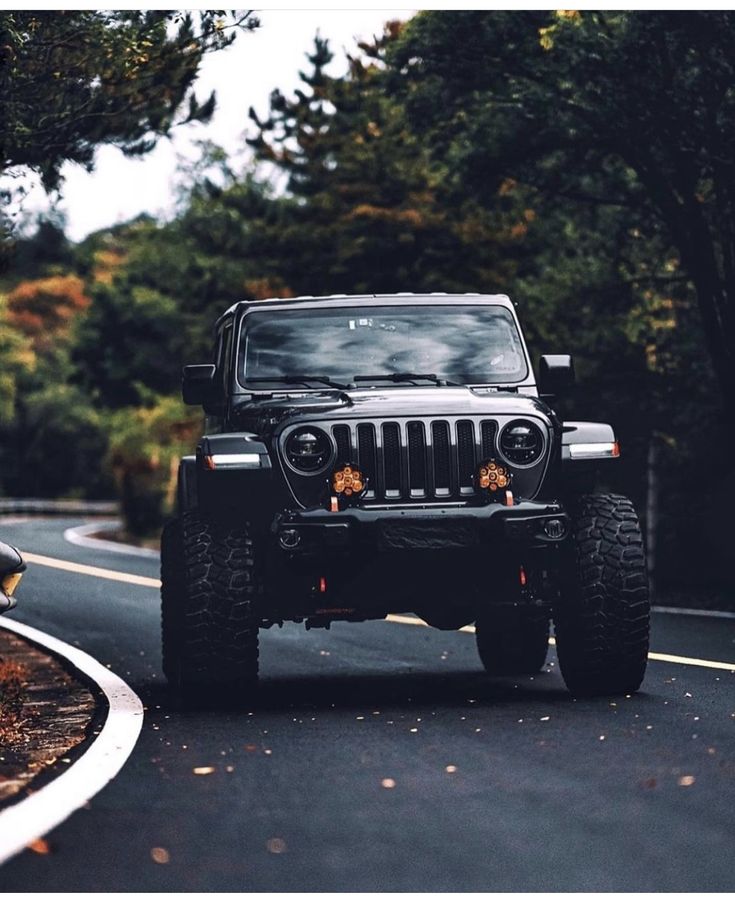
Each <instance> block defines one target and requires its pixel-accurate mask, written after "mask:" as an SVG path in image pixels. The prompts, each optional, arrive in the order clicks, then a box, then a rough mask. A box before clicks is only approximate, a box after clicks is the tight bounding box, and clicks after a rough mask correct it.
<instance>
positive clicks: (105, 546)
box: [64, 520, 160, 558]
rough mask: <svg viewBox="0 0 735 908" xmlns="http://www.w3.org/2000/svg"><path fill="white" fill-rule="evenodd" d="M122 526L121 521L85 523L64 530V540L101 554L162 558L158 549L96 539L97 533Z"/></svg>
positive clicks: (107, 531)
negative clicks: (114, 553)
mask: <svg viewBox="0 0 735 908" xmlns="http://www.w3.org/2000/svg"><path fill="white" fill-rule="evenodd" d="M121 526H122V522H121V521H120V520H99V521H95V522H94V523H85V524H82V526H78V527H70V528H69V529H68V530H64V539H66V541H67V542H71V543H73V544H74V545H81V546H84V547H85V548H88V549H97V550H98V551H101V552H116V553H117V554H118V555H137V556H138V557H139V558H158V557H160V553H159V552H158V551H156V549H147V548H145V547H144V546H137V545H128V544H126V543H124V542H113V541H112V540H110V539H95V538H94V534H95V533H109V532H111V531H114V530H119V529H120V527H121Z"/></svg>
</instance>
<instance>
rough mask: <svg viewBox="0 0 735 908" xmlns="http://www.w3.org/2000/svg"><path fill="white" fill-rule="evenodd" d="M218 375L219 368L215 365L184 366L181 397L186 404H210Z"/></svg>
mask: <svg viewBox="0 0 735 908" xmlns="http://www.w3.org/2000/svg"><path fill="white" fill-rule="evenodd" d="M216 374H217V367H216V366H215V365H214V363H201V364H198V365H196V366H184V371H183V374H182V381H181V396H182V397H183V398H184V403H185V404H202V405H206V404H208V403H210V402H211V400H212V398H213V396H214V392H215V385H214V379H215V376H216Z"/></svg>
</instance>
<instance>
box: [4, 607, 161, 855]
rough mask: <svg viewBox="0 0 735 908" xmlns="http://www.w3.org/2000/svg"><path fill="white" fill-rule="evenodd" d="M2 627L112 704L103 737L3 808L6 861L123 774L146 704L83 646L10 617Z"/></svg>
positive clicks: (100, 736)
mask: <svg viewBox="0 0 735 908" xmlns="http://www.w3.org/2000/svg"><path fill="white" fill-rule="evenodd" d="M0 627H1V628H4V629H5V630H8V631H11V632H12V633H14V634H18V636H20V637H24V638H25V639H26V640H29V641H30V642H31V643H37V644H39V645H40V646H42V647H43V648H44V649H46V650H48V651H49V652H51V653H53V654H55V655H57V656H60V657H61V658H63V659H65V660H66V661H67V662H70V663H71V664H72V665H73V666H74V667H75V668H76V669H77V671H79V672H80V673H81V674H82V675H83V676H85V677H86V678H88V679H89V680H90V681H91V682H92V683H93V684H94V685H95V686H96V687H98V688H99V689H100V690H101V691H102V693H103V694H104V696H105V697H106V699H107V702H108V704H109V712H108V714H107V718H106V720H105V724H104V725H103V726H102V729H101V730H100V733H99V735H98V736H97V737H96V738H95V739H94V740H93V742H92V743H91V744H90V746H89V747H88V748H87V750H86V751H85V752H84V753H83V754H82V755H81V757H79V758H78V759H77V760H76V761H75V762H74V763H72V764H71V766H70V767H69V769H67V770H66V772H64V773H63V774H62V775H60V776H59V777H58V778H57V779H54V780H53V781H52V782H49V783H47V784H46V785H45V786H44V787H43V788H41V789H40V790H39V791H36V792H34V793H33V794H32V795H29V797H27V798H26V799H25V800H23V801H20V802H19V803H17V804H14V805H12V806H11V807H6V808H5V809H4V810H3V811H2V812H0V864H2V863H3V862H4V861H7V860H8V859H9V858H11V857H13V856H14V855H16V854H18V852H20V851H22V850H23V849H24V848H25V847H26V846H27V845H28V844H29V843H31V842H33V841H35V840H36V839H39V838H41V837H42V836H44V835H46V834H47V833H48V832H50V831H51V830H52V829H54V828H55V827H56V826H58V825H59V824H60V823H63V822H64V820H66V819H67V818H68V817H70V816H71V814H73V813H74V812H75V811H76V810H78V809H79V808H80V807H83V806H84V805H85V804H86V803H87V802H88V801H89V800H90V799H91V798H93V797H94V795H96V794H97V793H98V792H99V791H101V790H102V789H103V788H104V787H105V785H107V783H108V782H110V781H111V780H112V779H113V778H114V777H115V776H116V775H117V774H118V772H119V771H120V770H121V769H122V767H123V765H124V764H125V762H126V760H127V759H128V757H129V756H130V754H131V753H132V751H133V748H134V747H135V744H136V742H137V740H138V736H139V734H140V730H141V728H142V726H143V704H142V703H141V701H140V699H139V698H138V696H137V694H136V693H135V691H133V690H132V688H130V687H128V685H127V684H126V683H125V682H124V681H123V680H122V678H118V676H117V675H115V674H113V672H111V671H110V670H109V669H107V668H105V667H104V666H103V665H101V664H100V663H99V662H97V660H96V659H94V658H93V657H92V656H90V655H89V654H88V653H85V652H84V651H83V650H81V649H78V648H77V647H75V646H71V645H70V644H68V643H64V642H63V641H62V640H58V639H56V638H55V637H51V636H50V635H49V634H45V633H44V632H43V631H39V630H36V629H35V628H32V627H28V626H27V625H24V624H20V623H19V622H18V621H12V620H10V619H9V618H0Z"/></svg>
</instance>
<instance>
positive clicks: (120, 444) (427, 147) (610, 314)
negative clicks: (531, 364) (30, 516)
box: [0, 11, 735, 589]
mask: <svg viewBox="0 0 735 908" xmlns="http://www.w3.org/2000/svg"><path fill="white" fill-rule="evenodd" d="M74 16H77V17H81V18H80V23H81V26H82V27H83V28H84V29H87V30H88V32H83V34H87V33H88V34H89V40H88V43H87V45H85V46H86V47H87V49H88V50H87V53H86V56H85V55H81V57H80V58H77V57H72V58H71V59H69V60H67V59H66V58H65V57H62V58H58V59H56V58H54V59H55V62H54V63H53V67H55V68H54V69H53V71H52V72H51V79H52V80H53V79H56V82H53V81H52V82H49V85H50V86H51V88H50V89H49V90H50V91H52V93H53V97H54V99H57V100H58V98H57V95H59V94H61V95H63V96H66V95H67V94H68V95H69V101H68V104H67V106H66V107H65V108H63V109H62V105H60V102H59V104H57V105H56V107H55V108H54V111H55V113H54V116H58V117H59V123H67V124H68V123H71V122H76V121H75V120H74V118H75V116H76V111H77V110H78V107H76V106H75V105H78V103H80V101H79V98H78V97H77V94H76V92H77V90H78V85H79V84H80V80H81V83H82V84H84V83H85V80H86V84H87V85H88V87H89V98H90V99H96V100H95V104H99V105H100V106H99V107H95V106H94V104H92V100H90V101H89V103H90V104H92V109H93V111H95V113H94V115H93V116H92V117H91V118H90V119H89V121H86V120H85V121H84V122H85V123H86V122H89V131H88V132H86V133H84V134H82V135H74V134H73V133H74V130H73V129H71V128H70V130H69V131H68V132H65V131H64V130H61V134H62V135H63V136H64V137H65V138H64V143H62V144H61V145H60V146H57V145H49V146H48V147H38V142H42V141H43V139H42V135H41V133H43V131H40V132H39V135H38V136H37V138H36V139H33V140H31V139H27V138H24V136H27V135H28V130H29V129H30V130H31V135H33V130H34V129H35V128H36V126H37V125H38V124H36V125H35V126H34V123H33V122H32V117H31V113H30V111H31V108H32V106H33V105H35V104H37V103H39V99H36V98H35V96H34V95H33V94H32V93H31V88H32V90H33V91H38V90H40V89H39V88H38V86H39V85H41V84H45V83H44V82H43V79H39V78H37V76H39V75H43V73H35V69H34V68H36V67H38V66H40V65H41V63H40V62H39V61H40V60H42V59H46V58H45V57H43V56H41V57H39V56H38V54H37V53H36V48H37V45H38V43H39V42H43V41H46V42H47V43H49V42H50V43H51V44H53V43H54V42H53V40H52V39H53V37H54V32H55V30H56V29H58V32H59V35H62V34H63V33H64V29H68V28H70V27H71V26H72V25H73V24H74V23H73V22H72V21H71V19H69V18H68V17H74ZM115 16H118V17H122V19H124V27H121V28H117V29H116V30H115V34H114V36H112V35H111V34H108V33H109V32H111V30H113V29H115V26H116V22H115V20H114V17H115ZM173 16H174V14H172V13H135V12H131V13H125V14H99V13H91V12H88V13H69V14H64V15H63V16H62V15H61V14H56V13H42V14H41V13H27V14H26V13H23V14H21V13H4V14H1V15H0V25H1V26H2V27H3V28H4V29H5V39H4V40H3V41H2V42H0V43H2V44H5V45H6V48H5V51H4V52H5V53H10V51H8V50H7V48H8V47H9V48H10V49H11V51H12V54H13V56H12V60H13V67H11V68H10V69H8V68H7V67H6V69H5V70H4V76H3V78H4V79H6V85H5V86H4V88H3V95H4V96H8V92H9V91H10V93H11V94H13V90H15V94H14V95H13V97H14V98H16V100H15V101H14V104H13V105H11V106H8V107H6V108H4V109H3V111H2V112H1V113H0V115H1V116H2V117H4V118H5V123H4V126H5V127H6V128H5V132H4V134H5V136H6V138H5V139H4V142H5V146H4V147H3V156H4V161H3V167H4V169H5V171H8V170H11V169H12V167H13V166H17V165H19V164H27V165H30V166H32V167H34V168H36V169H37V170H38V171H39V172H40V173H41V174H43V176H44V179H45V180H46V183H47V185H48V186H49V188H53V187H55V186H57V185H58V178H59V167H60V165H61V163H63V161H65V160H81V161H82V162H87V163H88V162H90V161H91V159H92V158H91V151H90V150H93V149H94V147H96V146H97V145H98V144H100V143H103V142H106V141H116V142H118V143H122V144H123V145H124V147H125V148H126V149H127V150H128V151H129V152H130V153H143V152H145V150H146V149H147V148H149V147H152V144H154V143H155V140H156V138H157V137H158V136H160V135H165V134H167V133H168V132H169V131H170V130H171V129H172V128H173V124H174V123H175V122H176V121H177V119H178V120H181V119H186V117H189V118H199V119H206V117H207V116H208V115H210V114H211V110H212V105H213V103H214V101H213V100H211V99H208V100H207V101H204V102H199V101H198V100H196V99H194V100H192V99H191V94H190V91H191V84H192V82H193V77H194V75H195V73H196V69H197V67H198V63H199V61H200V60H201V54H203V53H206V52H209V51H210V50H213V49H217V47H218V46H221V45H222V43H224V42H226V41H228V40H230V38H231V36H232V34H234V32H233V31H230V30H228V29H230V28H231V27H232V28H237V27H238V26H239V27H240V28H242V27H248V24H247V23H245V24H243V23H242V22H240V23H235V22H232V21H230V20H226V19H223V18H221V17H219V16H218V14H216V13H213V14H211V16H210V15H209V14H202V18H201V19H200V20H199V21H192V20H191V19H190V18H184V19H180V20H178V21H175V20H174V19H173V18H172V17H173ZM64 17H67V18H64ZM34 22H35V23H37V24H36V25H34ZM38 23H40V24H38ZM117 24H118V25H119V23H117ZM253 24H254V22H252V21H251V22H250V26H252V25H253ZM733 27H735V14H733V13H732V12H704V13H694V12H690V13H663V12H655V13H647V12H595V11H585V12H573V11H557V12H551V11H537V12H489V11H474V12H457V13H454V12H452V13H450V12H423V13H420V14H418V15H416V16H415V17H414V18H413V19H412V20H411V21H410V22H408V23H407V24H405V25H398V24H396V23H388V24H387V25H386V28H385V31H384V33H383V34H382V35H380V36H377V37H376V38H375V39H374V40H373V41H371V42H368V43H365V44H362V45H360V46H357V47H355V48H353V51H352V56H351V59H350V65H349V69H348V71H347V73H346V74H345V75H343V76H341V77H339V78H335V77H333V76H330V75H328V72H329V71H330V70H329V63H330V61H331V59H332V52H331V50H330V48H329V46H328V45H327V44H326V43H325V42H324V41H322V40H320V39H319V38H317V39H316V41H315V42H314V44H313V46H312V48H311V50H310V51H309V52H308V60H307V61H306V65H305V67H304V74H303V79H302V82H301V84H299V85H294V86H291V87H290V88H289V87H281V89H279V90H274V92H273V94H272V96H271V103H270V109H269V110H267V111H257V112H256V111H251V112H250V118H249V122H248V123H245V122H244V123H243V128H246V127H247V130H248V146H249V148H250V151H251V161H250V163H248V164H247V165H246V166H245V167H242V166H238V165H236V164H234V163H233V162H232V161H231V160H228V158H227V156H226V155H225V154H224V153H223V152H222V150H221V149H219V148H217V147H214V146H212V145H203V146H202V147H201V160H200V161H199V162H198V164H197V166H195V167H192V168H190V169H187V170H184V171H182V172H181V174H180V203H179V208H178V212H177V214H176V216H175V217H174V218H172V219H171V220H170V221H169V222H167V223H159V222H156V221H154V220H152V219H150V218H148V217H140V218H137V219H136V220H134V221H132V222H130V223H126V224H112V225H110V227H109V228H108V229H106V230H103V231H99V232H98V233H95V234H93V235H91V236H89V237H87V238H86V239H85V240H84V241H83V242H81V243H78V244H73V243H71V242H70V241H69V240H68V239H67V237H66V236H65V233H64V224H63V219H62V218H61V217H55V216H49V217H46V218H44V219H42V220H41V221H39V222H38V223H37V224H36V225H35V228H34V229H33V230H31V231H27V232H26V233H25V234H24V235H23V236H19V235H17V234H16V235H15V238H14V241H13V243H12V246H13V249H12V258H9V259H8V266H7V267H6V270H5V273H4V275H3V276H2V279H1V281H0V291H1V292H0V392H1V393H0V445H1V446H2V450H1V453H0V458H1V462H0V484H1V485H2V491H3V493H4V494H12V495H18V496H20V495H23V496H26V495H44V496H63V495H81V496H90V497H102V496H108V495H111V494H116V495H118V496H119V498H120V501H121V503H122V507H123V513H124V515H125V519H126V523H127V526H128V529H129V530H130V531H132V532H134V533H136V534H139V535H145V534H150V533H151V532H152V531H155V529H156V528H157V527H158V526H160V524H161V521H162V520H163V518H164V516H165V514H166V513H167V512H168V511H169V510H170V508H171V505H172V502H173V488H174V485H173V483H174V478H175V477H174V470H175V464H176V461H177V459H178V457H179V456H180V454H181V453H182V452H184V451H185V450H190V449H191V446H192V444H193V441H194V440H195V438H196V437H197V433H198V432H199V430H200V425H201V424H200V417H199V414H198V413H197V412H195V411H194V410H193V409H192V408H184V407H183V405H182V404H181V403H180V402H179V398H178V388H179V381H180V369H181V365H182V364H183V363H185V362H197V361H207V360H208V359H209V358H210V350H209V346H210V330H211V326H212V323H213V321H214V319H215V318H216V317H217V316H218V315H219V314H220V313H221V312H222V311H223V310H224V309H225V308H226V307H228V306H229V305H231V303H232V302H233V301H235V300H237V299H241V298H246V297H250V298H265V297H270V296H290V295H299V294H329V293H343V292H344V293H360V292H395V291H402V290H410V291H428V292H433V291H459V292H465V291H482V292H492V291H503V292H508V293H509V294H510V295H511V296H512V297H513V298H514V299H516V300H518V301H519V304H520V314H521V318H522V320H523V323H524V327H525V329H526V332H527V335H528V337H529V340H530V342H531V345H532V352H533V354H534V355H535V356H538V355H539V354H541V353H555V352H556V353H558V352H569V353H571V354H573V355H574V357H575V361H576V366H577V373H578V377H579V381H578V386H577V388H576V390H575V391H574V392H573V394H572V395H570V399H569V401H568V402H566V403H565V409H566V411H567V412H568V413H569V414H570V415H572V414H573V415H574V416H575V417H578V418H582V419H584V418H592V419H595V418H598V417H603V416H604V418H605V419H608V420H609V421H610V422H612V423H613V425H615V426H616V428H617V430H618V433H619V437H620V439H621V444H622V449H623V453H624V460H623V462H622V463H621V465H620V477H619V481H618V482H617V488H618V491H621V492H625V493H626V494H628V495H630V496H631V497H632V498H633V499H634V500H635V501H636V503H637V505H638V508H639V511H640V512H641V513H642V514H643V515H645V519H646V523H647V526H648V531H649V539H648V542H649V552H650V555H651V557H652V559H653V561H654V576H655V579H656V582H657V585H658V586H659V587H660V588H661V589H665V588H667V587H668V588H674V587H680V586H681V585H682V584H686V583H690V582H691V581H692V575H693V571H692V565H697V567H698V569H697V571H696V575H697V580H698V582H699V583H703V584H711V586H712V587H713V588H715V587H718V586H719V587H722V584H723V582H727V583H729V584H730V585H731V584H732V581H731V579H730V576H729V564H728V558H729V538H730V533H729V528H728V524H726V522H725V520H726V518H725V516H724V515H726V514H727V513H728V511H729V509H730V507H732V506H733V505H735V474H733V469H732V458H731V453H730V452H731V449H732V441H733V437H732V436H733V430H732V425H733V423H734V418H735V362H734V361H733V357H734V356H735V353H734V352H733V351H735V312H734V307H735V198H734V197H733V192H734V188H733V187H735V172H734V171H735V149H734V148H733V143H732V136H733V135H735V95H734V94H733V85H734V84H735V49H734V48H733V46H732V43H731V41H730V40H729V36H730V35H731V34H732V30H733ZM176 28H178V29H179V31H178V32H177V31H176ZM8 35H10V37H8ZM113 37H114V41H116V42H117V41H123V42H126V41H127V42H129V43H128V44H127V45H126V48H122V51H121V48H120V47H118V46H117V45H115V54H114V55H113V56H114V58H115V59H121V58H120V57H119V53H120V52H123V51H124V53H123V57H124V54H127V55H128V58H130V59H131V60H133V61H134V62H132V63H130V65H129V66H128V68H127V69H124V71H117V70H115V71H114V72H113V71H111V70H109V64H108V63H106V62H105V60H107V59H108V58H107V57H104V59H103V60H102V61H101V62H100V60H96V61H95V57H94V54H92V53H91V51H90V50H89V48H91V47H93V46H94V47H97V46H102V47H104V46H107V45H106V44H105V42H109V41H112V40H113ZM257 39H258V35H257V32H256V33H255V34H253V35H252V36H250V37H248V38H246V39H243V40H252V41H257ZM59 40H60V39H59ZM85 40H86V39H85ZM100 42H101V43H100ZM177 42H179V43H178V44H177ZM182 42H188V43H187V44H185V45H184V44H182ZM44 46H46V45H44ZM182 46H186V47H191V48H192V49H191V51H190V52H189V55H186V54H185V55H183V56H182V55H181V54H180V53H178V50H180V49H181V47H182ZM49 53H51V51H49ZM135 61H137V62H135ZM151 66H153V67H154V68H153V69H150V67H151ZM44 72H45V71H44ZM56 72H59V73H60V74H61V75H60V76H59V78H58V79H57V78H56V76H55V75H54V73H56ZM45 75H46V76H48V75H49V74H48V73H45ZM153 75H156V77H155V78H153ZM159 76H160V78H159ZM118 84H120V85H122V86H124V92H123V95H124V96H120V97H118V95H117V94H116V90H115V88H114V87H115V86H116V85H118ZM162 85H168V86H173V89H174V90H173V91H172V92H168V91H163V89H162V88H161V87H160V86H162ZM54 86H55V87H54ZM131 86H132V87H131ZM154 86H159V87H158V88H156V87H154ZM100 87H102V88H104V89H105V91H104V92H102V95H103V96H102V97H101V96H100ZM133 88H135V91H133ZM26 89H27V90H28V94H25V92H26ZM128 91H130V92H132V94H131V95H130V96H129V95H128V94H127V92H128ZM85 97H86V96H85ZM131 97H132V98H133V99H134V103H133V104H132V106H131V104H130V103H128V101H129V100H130V98H131ZM24 99H26V101H27V110H26V109H25V108H23V107H22V103H23V101H24ZM41 100H42V99H41ZM118 102H119V104H118ZM54 103H55V104H56V100H55V102H54ZM24 111H25V112H24ZM102 112H109V118H108V119H104V118H102ZM64 117H66V119H64ZM95 117H96V119H95ZM105 117H107V113H105ZM24 118H25V119H24ZM29 118H31V119H29ZM102 123H108V124H112V126H110V128H109V129H108V128H103V126H102V125H101V124H102ZM43 135H45V133H43ZM85 155H86V157H85ZM728 505H729V507H728ZM693 528H696V531H693Z"/></svg>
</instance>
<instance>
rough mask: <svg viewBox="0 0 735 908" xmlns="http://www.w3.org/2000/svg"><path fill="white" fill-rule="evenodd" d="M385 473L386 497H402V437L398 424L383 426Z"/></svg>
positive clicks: (391, 423)
mask: <svg viewBox="0 0 735 908" xmlns="http://www.w3.org/2000/svg"><path fill="white" fill-rule="evenodd" d="M383 473H384V476H385V497H386V498H400V497H401V435H400V430H399V428H398V425H397V423H394V422H389V423H385V425H384V426H383Z"/></svg>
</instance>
